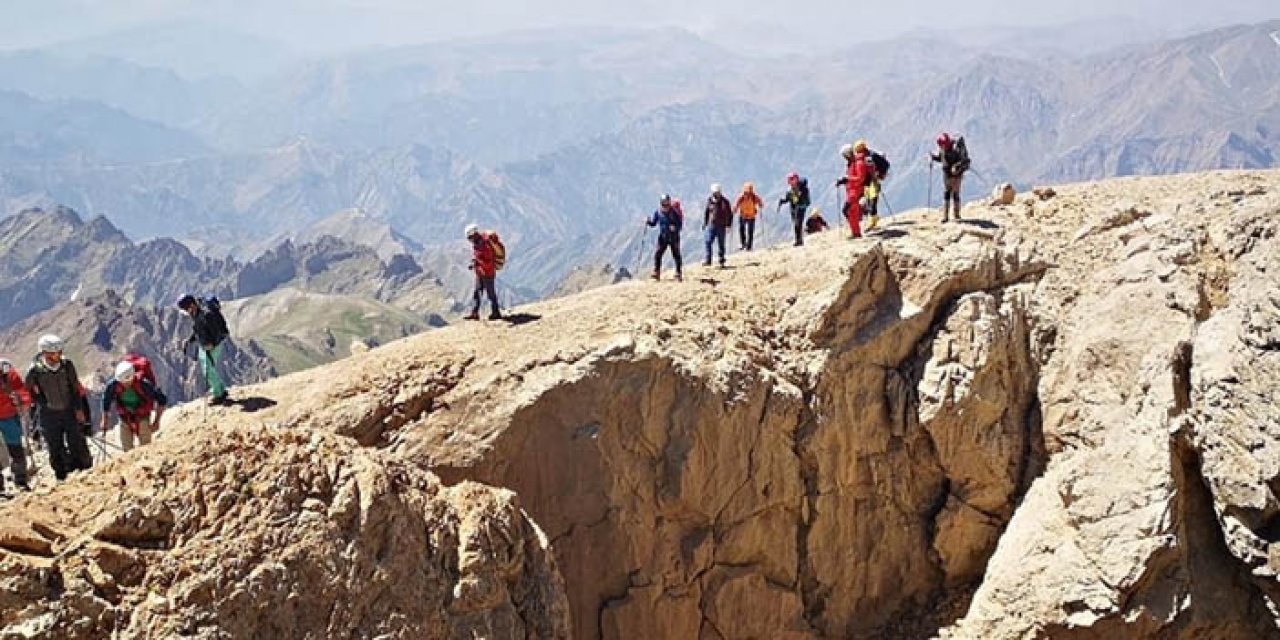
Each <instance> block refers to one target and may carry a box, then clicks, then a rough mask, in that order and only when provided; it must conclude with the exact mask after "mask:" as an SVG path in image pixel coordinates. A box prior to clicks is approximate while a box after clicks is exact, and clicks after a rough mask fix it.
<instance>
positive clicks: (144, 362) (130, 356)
mask: <svg viewBox="0 0 1280 640" xmlns="http://www.w3.org/2000/svg"><path fill="white" fill-rule="evenodd" d="M124 361H125V362H128V363H129V364H131V365H133V370H134V371H135V372H136V373H137V375H138V377H139V378H142V379H143V380H146V381H147V382H150V383H151V386H153V387H154V386H157V385H156V372H155V370H153V369H152V368H151V361H150V360H148V359H147V357H146V356H143V355H139V354H136V353H127V354H125V356H124Z"/></svg>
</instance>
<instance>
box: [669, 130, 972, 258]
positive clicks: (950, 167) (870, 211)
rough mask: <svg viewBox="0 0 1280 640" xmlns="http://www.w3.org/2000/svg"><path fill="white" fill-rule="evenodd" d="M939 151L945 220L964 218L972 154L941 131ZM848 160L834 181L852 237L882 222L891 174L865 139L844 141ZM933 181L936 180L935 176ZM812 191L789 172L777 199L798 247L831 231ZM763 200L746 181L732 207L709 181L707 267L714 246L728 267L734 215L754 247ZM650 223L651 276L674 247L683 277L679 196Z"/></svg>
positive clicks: (745, 241)
mask: <svg viewBox="0 0 1280 640" xmlns="http://www.w3.org/2000/svg"><path fill="white" fill-rule="evenodd" d="M937 145H938V151H937V152H936V153H932V154H930V155H929V162H930V165H929V166H930V169H932V166H933V163H934V162H938V163H941V165H942V175H943V186H944V191H943V193H944V199H943V207H942V213H943V218H942V221H943V222H949V221H950V219H951V218H950V215H951V208H952V206H953V205H954V211H955V216H956V219H957V220H958V219H960V185H961V183H962V182H963V180H964V174H965V172H967V171H968V170H969V152H968V149H967V148H966V147H965V142H964V138H963V137H957V138H954V139H953V138H952V137H951V135H950V134H947V133H943V134H942V135H940V136H939V137H938V139H937ZM840 155H841V157H842V158H844V161H845V171H844V175H842V176H841V177H840V179H838V180H836V183H835V184H836V188H837V189H838V188H840V187H844V189H845V197H844V202H843V204H842V212H841V213H842V214H843V215H844V218H845V221H846V222H847V223H848V224H849V235H850V237H851V238H854V239H856V238H861V237H862V234H863V232H864V229H863V227H862V220H863V216H864V215H865V216H867V217H868V224H867V226H866V229H865V231H867V232H870V231H873V230H875V229H876V228H877V227H878V226H879V223H880V212H879V206H880V199H881V197H882V189H883V182H884V181H885V180H886V179H887V178H888V177H889V169H890V166H891V165H890V163H889V159H888V158H887V157H885V155H884V154H882V153H879V152H877V151H874V150H873V149H871V147H870V146H868V145H867V142H866V141H865V140H858V141H857V142H854V143H852V144H846V145H844V146H843V147H841V149H840ZM931 180H932V178H931ZM812 204H813V199H812V196H811V195H810V192H809V181H808V180H807V179H805V178H803V177H801V176H800V174H799V173H796V172H794V171H793V172H791V173H789V174H788V175H787V191H786V193H785V194H784V195H783V196H782V198H781V199H780V200H778V207H779V208H781V207H782V205H787V206H788V207H789V209H790V213H791V224H792V229H793V232H794V234H795V246H797V247H799V246H803V245H804V236H805V235H808V234H813V233H820V232H822V231H826V230H827V229H829V228H830V227H829V225H828V224H827V221H826V219H825V218H823V217H822V212H821V211H820V210H819V209H818V208H817V207H813V209H812V211H811V210H810V207H811V206H812ZM762 205H763V202H762V200H761V199H760V196H759V195H757V194H756V192H755V185H754V184H752V183H750V182H747V183H746V184H744V185H743V186H742V193H741V194H740V195H739V196H738V198H737V200H736V203H735V204H734V205H733V206H732V207H730V206H729V202H728V200H727V199H726V198H725V196H724V194H723V192H722V189H721V186H720V184H718V183H717V184H713V185H711V194H710V195H709V196H708V197H707V204H706V209H705V212H704V216H703V223H702V229H703V242H704V246H705V256H706V257H705V259H704V260H703V265H704V266H711V264H712V257H713V254H712V249H713V248H715V249H717V253H716V254H715V256H714V257H716V258H718V259H719V264H720V266H721V267H724V266H725V248H724V245H725V234H726V232H727V230H728V229H730V228H732V226H733V215H734V214H735V213H736V214H737V215H738V216H739V238H740V244H739V250H741V251H751V250H752V248H754V244H755V227H756V220H757V216H758V215H760V214H761V213H763V211H762ZM645 224H647V225H648V226H650V227H658V242H657V250H656V252H655V253H654V257H653V263H654V264H653V276H652V277H653V279H654V280H659V279H661V274H662V257H663V255H664V254H665V253H666V252H667V250H670V251H671V254H672V257H673V258H674V259H675V263H676V279H677V280H680V279H681V278H682V277H683V274H682V273H681V271H682V267H683V264H682V260H681V255H680V232H681V231H682V229H683V227H684V213H683V211H682V210H680V209H679V200H676V199H674V198H672V197H671V195H670V194H664V195H663V196H662V198H661V199H660V201H659V203H658V209H657V210H656V211H654V212H653V213H652V214H651V215H650V216H649V217H648V218H647V219H646V220H645Z"/></svg>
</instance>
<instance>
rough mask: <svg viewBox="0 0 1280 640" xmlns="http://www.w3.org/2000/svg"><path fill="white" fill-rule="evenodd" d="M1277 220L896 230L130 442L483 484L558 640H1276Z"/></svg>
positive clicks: (610, 304) (1244, 202)
mask: <svg viewBox="0 0 1280 640" xmlns="http://www.w3.org/2000/svg"><path fill="white" fill-rule="evenodd" d="M1232 194H1238V195H1232ZM1278 211H1280V173H1263V174H1213V175H1204V176H1190V177H1175V178H1162V179H1144V180H1121V181H1112V182H1107V183H1101V184H1094V185H1078V186H1069V187H1063V188H1061V189H1059V190H1058V193H1057V195H1056V196H1055V197H1054V198H1052V199H1051V200H1041V199H1039V198H1038V197H1035V196H1024V197H1023V198H1022V199H1020V200H1017V201H1016V202H1015V203H1014V204H1013V205H1011V206H1008V207H1000V208H994V209H988V208H985V207H982V206H971V207H969V208H968V209H966V220H965V221H964V222H962V223H959V224H947V225H943V224H940V223H939V222H938V221H937V220H936V215H934V214H912V215H907V216H902V217H899V218H896V219H893V220H891V221H890V224H888V225H887V227H886V228H885V229H884V230H883V231H882V232H881V233H880V234H879V235H878V236H872V237H871V238H868V239H864V240H860V241H849V240H847V239H845V238H843V237H841V236H842V234H839V233H827V234H819V235H817V236H814V237H813V238H812V239H811V242H810V243H808V244H807V245H806V247H805V248H804V249H793V248H790V247H785V248H784V247H775V248H770V249H767V250H764V251H757V252H755V253H753V254H752V255H751V256H750V259H749V260H745V259H741V258H734V259H733V260H732V261H731V264H730V267H732V268H731V269H726V270H710V269H705V270H704V269H701V268H693V269H690V270H689V271H688V272H687V273H686V282H684V283H679V284H677V283H672V282H661V283H652V282H643V283H642V282H629V283H623V284H619V285H615V286H613V287H610V288H606V289H597V290H593V291H589V292H587V293H584V294H580V295H577V296H573V297H568V298H563V299H558V300H552V301H548V302H545V303H541V304H537V305H531V306H528V307H524V308H521V309H518V310H517V311H519V312H520V313H519V314H517V315H515V316H513V318H512V324H510V325H508V324H505V323H488V324H481V323H473V324H467V325H465V326H458V327H451V328H448V329H446V330H443V331H437V332H430V333H427V334H423V335H419V336H415V337H412V338H408V339H406V340H402V341H398V342H395V343H392V344H388V345H385V346H383V347H379V348H376V349H373V350H371V351H369V352H368V353H361V354H357V355H354V356H353V357H352V358H350V359H349V360H347V361H344V362H343V363H341V364H340V365H337V366H340V367H342V369H341V371H338V370H336V369H330V368H328V367H322V368H318V369H315V370H311V371H306V372H303V373H301V374H297V375H294V376H290V377H288V378H285V379H281V380H277V381H272V382H269V383H266V384H264V385H261V386H259V387H256V388H254V389H253V390H252V392H253V393H254V394H256V395H260V396H262V397H265V398H270V399H273V400H276V401H278V402H277V404H274V405H272V406H267V407H265V408H263V409H262V410H261V411H256V412H254V413H252V414H246V413H245V412H244V411H242V410H240V409H238V408H234V407H233V408H212V409H209V410H203V409H201V410H196V409H179V410H177V411H176V412H174V414H173V419H174V422H173V423H172V426H173V428H172V429H169V430H168V431H167V432H165V433H163V434H162V438H178V439H181V438H183V437H185V435H186V434H188V433H193V432H198V431H200V430H201V429H203V428H204V427H205V425H208V424H217V425H223V426H224V428H239V429H247V428H250V426H251V425H263V424H266V425H279V427H278V428H281V429H284V430H285V432H288V433H306V432H308V431H311V432H320V433H324V434H330V433H332V434H337V435H338V436H341V437H344V438H347V439H349V440H350V441H352V442H354V443H356V444H359V445H362V446H363V447H365V448H376V449H378V450H379V451H377V452H376V453H369V454H366V453H365V452H361V453H359V454H355V455H376V456H378V459H380V460H387V461H395V464H397V465H399V464H403V465H407V466H409V467H414V468H430V469H431V470H432V471H433V472H434V473H436V474H438V475H439V476H440V477H441V479H442V480H443V482H444V483H445V485H447V486H451V487H465V486H474V485H473V484H471V483H477V482H478V483H481V484H484V485H488V486H498V487H503V488H505V489H509V490H512V491H514V492H515V494H516V495H518V496H519V499H520V503H521V504H522V505H523V507H524V508H525V509H526V510H527V512H528V514H529V516H531V518H532V519H533V521H536V522H537V523H538V525H539V526H540V527H541V529H542V530H543V531H545V532H546V537H547V541H548V544H549V546H550V549H551V550H552V552H553V554H554V556H555V560H556V564H557V565H558V567H559V569H560V571H561V574H562V575H563V578H564V589H565V594H566V601H567V604H568V608H569V612H570V617H571V626H572V632H573V634H574V636H576V637H581V638H597V637H603V638H622V637H627V638H631V637H644V638H660V637H671V638H691V637H692V638H708V639H720V638H747V637H768V638H803V637H833V638H834V637H841V638H919V637H931V636H942V637H945V638H949V639H958V638H966V639H967V638H983V639H986V638H1028V637H1047V638H1091V637H1098V638H1103V637H1107V638H1110V637H1133V638H1165V637H1211V638H1258V637H1276V636H1277V635H1280V632H1278V631H1277V630H1278V629H1280V626H1278V625H1277V619H1276V618H1277V616H1276V615H1275V614H1274V613H1273V612H1274V611H1275V610H1276V608H1277V600H1276V598H1277V597H1280V592H1278V591H1277V581H1276V569H1277V568H1280V562H1278V561H1277V560H1275V559H1274V558H1278V557H1280V551H1277V550H1276V548H1275V547H1274V545H1275V544H1276V543H1275V541H1276V540H1277V539H1278V536H1277V535H1276V529H1277V528H1280V527H1277V525H1276V522H1277V521H1278V518H1280V517H1278V516H1277V515H1276V514H1278V513H1280V506H1278V505H1280V498H1277V495H1280V493H1278V492H1280V480H1277V479H1276V478H1277V476H1280V462H1277V458H1276V456H1274V455H1272V454H1273V453H1274V452H1275V451H1276V450H1277V448H1278V447H1280V442H1278V440H1280V432H1277V431H1276V429H1275V425H1277V424H1280V420H1277V418H1280V416H1277V415H1275V411H1276V410H1275V409H1274V407H1273V406H1272V405H1274V404H1275V403H1274V402H1272V401H1271V400H1270V396H1271V395H1273V394H1272V393H1271V390H1270V387H1269V386H1268V385H1269V384H1271V381H1272V380H1274V376H1275V374H1276V373H1277V372H1280V371H1278V364H1280V363H1278V362H1277V360H1276V357H1275V354H1276V352H1277V351H1280V349H1277V348H1276V345H1277V344H1280V338H1277V337H1276V335H1277V334H1276V331H1275V329H1274V326H1275V321H1276V319H1277V317H1278V315H1280V300H1277V299H1275V298H1276V297H1275V295H1274V291H1275V290H1276V284H1277V283H1276V277H1277V276H1276V274H1277V273H1280V265H1277V264H1276V260H1277V258H1276V256H1277V255H1280V251H1277V249H1280V247H1277V246H1276V243H1277V240H1276V231H1277V228H1276V227H1277V226H1280V216H1277V215H1276V214H1277V212H1278ZM232 425H235V426H234V427H233V426H232ZM273 428H275V427H273ZM324 437H326V438H327V437H329V436H327V435H326V436H324ZM268 468H269V467H268ZM5 575H8V576H13V575H25V574H23V573H22V572H16V573H15V572H8V573H5V572H0V576H5ZM289 583H290V584H300V583H299V582H298V580H296V579H289ZM264 628H265V629H268V631H270V630H274V628H273V627H269V626H267V627H264ZM499 635H501V634H499ZM503 637H510V636H509V635H507V636H503Z"/></svg>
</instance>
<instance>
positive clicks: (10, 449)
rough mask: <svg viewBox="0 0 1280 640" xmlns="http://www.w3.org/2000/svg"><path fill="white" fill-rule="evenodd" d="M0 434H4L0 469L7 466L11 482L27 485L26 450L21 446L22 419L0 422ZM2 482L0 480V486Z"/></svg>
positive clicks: (16, 418) (9, 419)
mask: <svg viewBox="0 0 1280 640" xmlns="http://www.w3.org/2000/svg"><path fill="white" fill-rule="evenodd" d="M0 433H3V434H4V447H3V448H0V467H3V466H5V465H8V466H9V470H10V471H12V472H13V481H14V482H16V483H18V484H19V485H23V486H25V485H26V484H27V450H26V449H25V448H23V446H22V419H21V418H19V417H18V416H13V417H12V418H5V419H3V420H0ZM3 485H4V481H3V480H0V486H3Z"/></svg>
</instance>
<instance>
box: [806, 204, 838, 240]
mask: <svg viewBox="0 0 1280 640" xmlns="http://www.w3.org/2000/svg"><path fill="white" fill-rule="evenodd" d="M830 228H831V227H829V226H828V225H827V221H826V219H825V218H823V217H822V209H819V208H818V207H814V208H813V211H810V212H809V218H808V219H807V220H805V222H804V232H805V233H806V234H814V233H821V232H823V231H826V230H827V229H830Z"/></svg>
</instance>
